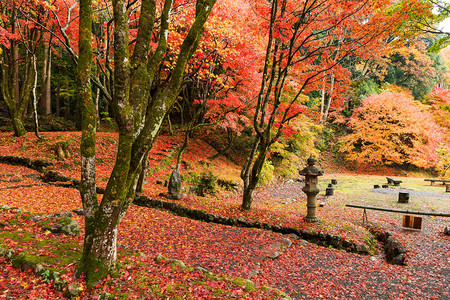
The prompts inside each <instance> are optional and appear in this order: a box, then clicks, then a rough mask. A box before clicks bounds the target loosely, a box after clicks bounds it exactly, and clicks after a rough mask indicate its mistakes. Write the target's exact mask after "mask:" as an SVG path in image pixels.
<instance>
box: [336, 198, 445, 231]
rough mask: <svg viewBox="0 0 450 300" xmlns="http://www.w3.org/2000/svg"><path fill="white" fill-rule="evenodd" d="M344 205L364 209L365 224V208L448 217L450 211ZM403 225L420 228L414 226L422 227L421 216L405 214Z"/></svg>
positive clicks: (365, 218)
mask: <svg viewBox="0 0 450 300" xmlns="http://www.w3.org/2000/svg"><path fill="white" fill-rule="evenodd" d="M345 206H347V207H353V208H362V209H364V211H363V224H365V223H366V222H367V221H368V219H367V213H366V209H371V210H379V211H387V212H395V213H401V214H410V215H422V216H435V217H450V213H440V212H424V211H413V210H406V209H396V208H384V207H375V206H366V205H356V204H345ZM419 219H420V220H419ZM403 226H404V227H410V226H411V228H415V227H416V226H419V227H420V228H415V229H421V227H422V219H421V218H411V217H409V216H405V217H404V218H403ZM412 226H414V227H412Z"/></svg>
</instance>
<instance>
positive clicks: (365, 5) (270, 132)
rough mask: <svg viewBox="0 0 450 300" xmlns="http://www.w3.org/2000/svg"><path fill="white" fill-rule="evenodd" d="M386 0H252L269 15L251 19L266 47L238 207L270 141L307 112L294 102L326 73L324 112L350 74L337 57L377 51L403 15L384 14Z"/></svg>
mask: <svg viewBox="0 0 450 300" xmlns="http://www.w3.org/2000/svg"><path fill="white" fill-rule="evenodd" d="M390 4H392V3H391V2H390V1H361V2H357V3H356V2H353V1H333V2H329V1H321V0H316V1H300V2H298V1H288V0H280V1H271V2H268V3H266V2H254V3H253V5H254V9H255V11H257V12H258V13H259V14H260V15H262V16H269V15H270V19H269V20H267V18H266V19H264V18H261V19H260V21H259V22H256V26H257V27H258V28H264V29H265V30H266V31H265V34H262V36H263V37H264V38H265V39H267V48H266V52H265V61H264V68H263V72H262V80H261V85H260V91H259V93H258V97H257V101H256V102H255V104H254V114H253V116H254V117H253V130H254V132H255V135H254V140H253V143H252V146H251V149H250V152H249V154H248V156H247V158H246V162H245V164H244V166H243V168H242V173H241V178H242V180H243V182H244V193H243V201H242V208H244V209H247V210H248V209H250V208H251V203H252V194H253V191H254V189H255V187H256V186H257V184H258V181H259V176H260V174H261V170H262V167H263V165H264V163H265V160H266V157H267V153H268V150H269V148H270V146H271V145H272V144H273V143H274V142H275V141H276V140H277V139H278V138H279V137H280V136H281V135H282V134H283V133H284V132H286V131H287V132H289V131H290V130H291V126H290V125H289V122H290V121H291V120H293V119H294V118H296V117H297V116H299V115H300V114H302V113H305V112H307V111H308V108H307V107H306V106H304V105H302V104H301V103H300V102H299V99H300V97H301V96H302V95H304V94H307V93H309V92H310V91H313V90H321V89H323V88H324V87H325V83H326V82H327V81H326V76H327V74H330V75H331V78H332V80H331V81H328V82H331V84H328V85H327V86H328V88H327V90H328V94H329V97H328V99H329V101H328V104H325V102H323V105H322V110H321V111H322V115H327V114H328V109H329V105H331V101H332V99H333V98H337V95H336V94H335V92H336V91H339V90H341V91H344V90H345V88H339V89H338V86H337V83H338V82H342V83H343V85H342V86H343V87H344V86H345V84H348V80H346V77H348V75H349V73H348V71H346V70H345V69H344V68H340V67H339V65H340V64H341V62H343V60H344V59H345V58H346V57H348V56H349V55H352V56H361V57H372V56H376V55H377V54H378V55H380V53H381V51H382V50H383V45H385V44H386V43H385V40H386V38H387V37H388V35H389V33H391V32H394V31H395V29H396V26H398V25H399V24H401V23H402V22H404V20H405V18H407V16H406V15H405V14H402V13H392V14H388V13H387V12H388V11H389V9H390ZM399 5H401V6H402V7H403V8H404V9H408V7H409V6H411V5H416V7H417V9H418V10H420V9H421V4H420V3H409V2H401V3H400V4H399ZM369 49H370V51H369ZM339 71H341V72H339ZM338 74H339V77H338ZM333 77H334V78H335V79H333ZM324 78H325V81H324ZM338 78H339V79H338ZM346 82H347V83H346Z"/></svg>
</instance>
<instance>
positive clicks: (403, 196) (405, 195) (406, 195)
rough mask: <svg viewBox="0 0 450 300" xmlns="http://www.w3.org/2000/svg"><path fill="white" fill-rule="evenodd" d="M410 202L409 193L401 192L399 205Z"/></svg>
mask: <svg viewBox="0 0 450 300" xmlns="http://www.w3.org/2000/svg"><path fill="white" fill-rule="evenodd" d="M408 202H409V193H407V192H399V193H398V203H408Z"/></svg>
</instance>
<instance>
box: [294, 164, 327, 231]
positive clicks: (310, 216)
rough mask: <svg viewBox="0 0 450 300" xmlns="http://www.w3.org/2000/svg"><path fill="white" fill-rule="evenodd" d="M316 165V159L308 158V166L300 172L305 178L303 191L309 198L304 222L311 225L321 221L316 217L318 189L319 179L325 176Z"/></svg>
mask: <svg viewBox="0 0 450 300" xmlns="http://www.w3.org/2000/svg"><path fill="white" fill-rule="evenodd" d="M315 163H316V160H315V159H314V158H312V157H310V158H308V160H307V164H308V166H307V167H306V168H304V169H303V170H301V171H300V172H299V174H300V175H303V176H305V187H304V188H303V189H302V191H303V192H304V193H305V194H306V196H307V203H306V207H307V209H308V211H307V214H306V217H304V218H303V220H305V221H306V222H311V223H313V222H319V221H320V219H319V218H318V217H316V206H317V205H316V196H317V194H318V193H319V188H318V187H317V182H318V177H319V176H321V175H323V172H322V171H321V170H319V168H317V167H316V166H314V164H315Z"/></svg>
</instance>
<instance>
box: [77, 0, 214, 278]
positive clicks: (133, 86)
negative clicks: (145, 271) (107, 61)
mask: <svg viewBox="0 0 450 300" xmlns="http://www.w3.org/2000/svg"><path fill="white" fill-rule="evenodd" d="M215 2H216V0H198V1H197V4H196V16H195V20H194V23H193V25H192V27H191V29H190V30H189V32H188V34H187V36H186V38H185V40H184V41H183V43H182V45H181V49H180V54H179V56H178V59H177V62H176V64H175V67H174V70H173V72H172V74H171V76H170V80H169V82H168V83H167V84H164V85H162V86H161V87H159V88H158V90H157V92H155V93H153V94H151V93H150V91H151V87H152V85H153V84H154V80H155V78H160V77H161V76H160V75H159V74H158V72H160V71H161V69H162V68H160V64H161V63H162V61H163V58H164V54H165V52H166V49H167V40H166V39H167V36H168V35H167V32H168V30H169V17H170V11H171V8H172V5H173V0H165V1H164V7H163V9H162V11H161V15H160V16H159V17H158V16H156V12H157V11H158V10H157V3H156V0H143V1H142V5H141V11H140V17H139V25H138V32H137V36H136V39H135V43H134V47H133V52H132V53H130V50H129V37H128V31H129V28H128V17H129V11H128V10H127V9H128V6H127V4H128V1H127V0H114V1H113V13H114V87H113V95H112V103H111V107H112V109H114V118H115V119H116V121H117V124H118V127H119V144H118V150H117V156H116V161H115V165H114V168H113V171H112V173H111V176H110V179H109V181H108V184H107V187H106V190H105V194H104V195H103V198H102V201H101V203H100V204H98V203H97V201H96V197H94V191H95V171H94V170H95V169H94V168H95V164H94V161H95V147H94V144H93V143H94V142H95V117H94V114H95V105H94V102H93V101H92V95H89V96H88V95H87V93H88V89H87V87H88V86H89V82H88V77H89V76H87V75H85V74H83V72H84V71H88V70H89V69H88V66H87V60H89V59H88V58H87V57H86V56H83V59H86V61H82V57H81V53H82V51H81V48H80V58H79V66H78V71H79V74H80V75H81V76H80V78H84V80H85V81H84V84H85V85H86V94H82V93H80V103H82V104H83V105H82V106H81V108H82V110H83V111H84V113H83V136H86V140H85V139H84V138H83V141H84V142H85V143H84V144H83V145H82V159H83V160H84V161H85V162H84V163H83V164H82V165H83V166H84V168H83V170H84V171H82V172H85V174H84V175H83V174H82V175H83V176H86V179H85V180H83V182H82V188H81V194H82V197H83V206H84V210H85V225H86V236H85V240H84V249H83V256H82V260H81V262H80V265H79V267H78V270H79V272H83V273H84V274H85V275H86V277H87V280H88V284H89V285H92V284H94V283H95V282H96V281H97V280H98V279H100V278H101V277H103V276H105V275H106V274H107V273H108V272H110V271H111V270H112V269H114V267H115V264H116V255H117V253H116V251H117V250H116V240H117V232H118V228H119V224H120V221H121V220H122V218H123V217H124V216H125V213H126V211H127V209H128V207H129V206H130V204H131V203H132V201H133V199H134V197H135V193H136V186H137V182H138V179H139V175H140V173H141V169H142V162H143V161H144V158H145V156H146V155H147V154H148V152H149V150H150V149H151V148H152V146H153V143H154V141H155V139H156V137H157V134H158V132H159V130H160V128H161V124H162V122H163V120H164V117H165V115H166V114H167V112H168V111H169V109H170V107H172V105H173V103H174V101H175V99H176V97H177V96H178V94H179V91H180V88H181V84H182V79H183V76H184V71H185V69H186V65H187V62H188V61H189V59H190V58H191V57H192V54H193V53H194V51H195V49H196V48H197V45H198V43H199V41H200V37H201V35H202V33H203V30H204V24H205V22H206V20H207V18H208V16H209V14H210V12H211V9H212V7H213V5H214V4H215ZM88 7H90V0H82V1H81V2H80V47H81V41H82V29H83V30H85V33H86V35H83V37H84V38H83V41H85V42H86V43H87V40H88V34H87V32H90V27H88V23H90V21H87V19H89V18H91V17H88V14H89V13H91V12H90V10H89V9H88ZM82 8H83V9H82ZM82 15H83V16H82ZM85 18H87V19H85ZM157 19H158V20H159V21H160V22H159V27H157V28H158V30H159V40H158V45H157V47H156V50H155V51H154V52H153V53H152V52H150V40H151V34H152V32H153V30H154V27H153V26H154V23H155V21H156V20H157ZM90 20H92V19H90ZM157 23H158V22H157ZM157 25H158V24H157ZM89 26H90V25H89ZM89 37H90V34H89ZM86 47H87V46H86ZM86 49H87V48H86ZM89 51H92V50H89ZM82 64H83V65H84V67H82ZM89 72H90V70H89ZM79 85H80V87H81V88H82V89H84V86H83V85H82V83H81V82H80V83H79ZM89 92H90V88H89ZM86 118H87V120H85V119H86ZM85 133H86V135H85ZM83 149H84V150H83ZM83 151H85V152H83ZM91 151H93V152H91ZM83 153H84V154H83ZM94 198H95V200H94Z"/></svg>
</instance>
